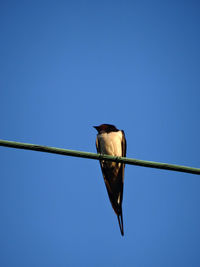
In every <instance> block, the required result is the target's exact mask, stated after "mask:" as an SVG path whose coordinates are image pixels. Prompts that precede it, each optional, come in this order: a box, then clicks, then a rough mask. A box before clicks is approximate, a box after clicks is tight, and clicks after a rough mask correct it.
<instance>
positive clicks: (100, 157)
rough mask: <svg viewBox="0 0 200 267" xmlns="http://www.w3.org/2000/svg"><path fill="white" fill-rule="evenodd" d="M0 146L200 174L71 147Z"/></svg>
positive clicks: (4, 142) (1, 142)
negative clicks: (71, 148)
mask: <svg viewBox="0 0 200 267" xmlns="http://www.w3.org/2000/svg"><path fill="white" fill-rule="evenodd" d="M0 146H5V147H13V148H18V149H28V150H34V151H40V152H47V153H54V154H60V155H65V156H72V157H80V158H88V159H96V160H108V161H114V162H121V163H124V164H130V165H137V166H143V167H149V168H156V169H164V170H170V171H177V172H186V173H192V174H198V175H200V169H199V168H192V167H188V166H180V165H174V164H168V163H160V162H154V161H147V160H139V159H131V158H125V157H115V156H109V155H105V154H104V155H102V154H96V153H91V152H84V151H75V150H70V149H63V148H56V147H49V146H40V145H34V144H28V143H20V142H13V141H7V140H0Z"/></svg>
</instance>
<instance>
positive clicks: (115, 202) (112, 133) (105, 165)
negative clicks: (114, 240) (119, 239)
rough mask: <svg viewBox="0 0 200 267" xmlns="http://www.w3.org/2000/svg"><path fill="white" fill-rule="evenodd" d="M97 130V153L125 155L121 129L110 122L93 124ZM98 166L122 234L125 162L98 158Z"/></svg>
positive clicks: (124, 141) (124, 142)
mask: <svg viewBox="0 0 200 267" xmlns="http://www.w3.org/2000/svg"><path fill="white" fill-rule="evenodd" d="M93 127H94V128H95V129H96V130H97V132H98V133H97V137H96V149H97V153H100V154H106V155H111V156H118V157H126V138H125V134H124V131H123V130H118V129H117V128H116V127H115V126H114V125H112V124H101V125H99V126H93ZM100 166H101V170H102V174H103V178H104V182H105V185H106V189H107V192H108V196H109V199H110V202H111V205H112V208H113V210H114V211H115V213H116V215H117V219H118V223H119V227H120V231H121V235H122V236H123V235H124V226H123V214H122V200H123V187H124V168H125V164H124V163H120V162H113V161H107V160H100Z"/></svg>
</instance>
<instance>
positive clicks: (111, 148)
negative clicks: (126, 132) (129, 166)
mask: <svg viewBox="0 0 200 267" xmlns="http://www.w3.org/2000/svg"><path fill="white" fill-rule="evenodd" d="M98 140H99V145H100V150H101V153H102V154H108V155H112V156H119V157H121V156H122V132H121V131H118V132H111V133H102V134H99V135H98Z"/></svg>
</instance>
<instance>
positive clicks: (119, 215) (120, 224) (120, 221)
mask: <svg viewBox="0 0 200 267" xmlns="http://www.w3.org/2000/svg"><path fill="white" fill-rule="evenodd" d="M117 219H118V222H119V228H120V231H121V234H122V236H123V235H124V225H123V215H122V212H121V213H120V214H117Z"/></svg>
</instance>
